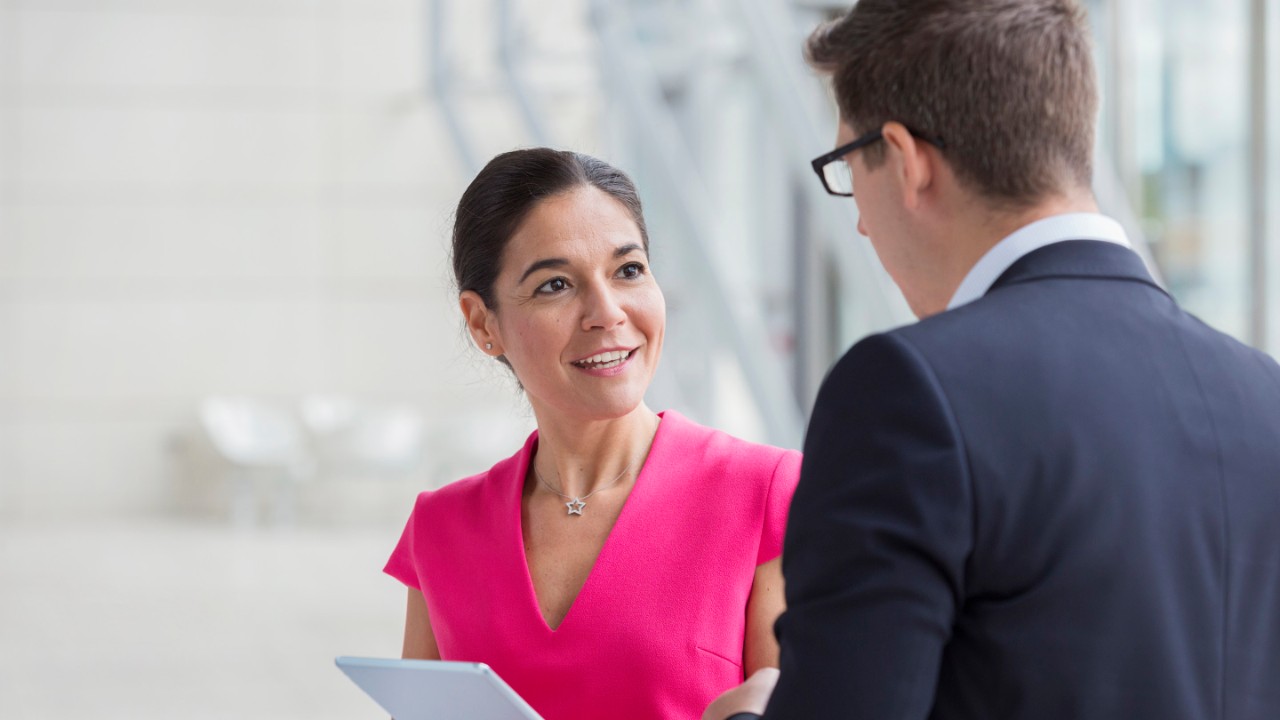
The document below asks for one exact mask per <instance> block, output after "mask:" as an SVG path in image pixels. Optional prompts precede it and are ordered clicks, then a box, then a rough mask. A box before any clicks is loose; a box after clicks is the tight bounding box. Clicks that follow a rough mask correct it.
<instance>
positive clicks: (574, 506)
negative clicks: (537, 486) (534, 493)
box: [533, 463, 635, 515]
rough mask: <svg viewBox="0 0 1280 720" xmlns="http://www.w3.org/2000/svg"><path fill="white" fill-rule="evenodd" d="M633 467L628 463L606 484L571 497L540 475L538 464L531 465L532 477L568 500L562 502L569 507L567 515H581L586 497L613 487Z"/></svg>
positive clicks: (632, 464)
mask: <svg viewBox="0 0 1280 720" xmlns="http://www.w3.org/2000/svg"><path fill="white" fill-rule="evenodd" d="M633 467H635V463H631V464H630V465H628V466H626V467H625V468H623V469H622V472H620V473H618V477H616V478H614V479H612V480H610V481H609V483H608V484H606V485H601V486H600V487H598V488H596V489H595V490H592V491H591V492H589V493H587V494H586V495H583V496H581V497H578V496H572V497H571V496H569V495H565V494H564V493H562V492H560V490H559V489H557V488H556V487H554V486H552V485H551V483H549V482H547V481H546V480H545V479H544V478H543V477H542V473H540V472H538V466H537V465H534V466H533V476H534V477H536V478H538V482H540V483H542V484H543V486H544V487H546V488H547V489H548V490H550V491H551V492H553V493H555V494H557V495H559V496H560V497H562V498H564V499H565V500H568V502H566V503H565V504H564V506H565V507H567V508H569V512H568V514H569V515H581V514H582V511H583V509H584V508H586V507H587V498H589V497H591V496H592V495H595V494H596V493H598V492H600V491H601V490H606V489H608V488H611V487H613V486H614V485H617V484H618V481H619V480H621V479H622V476H623V475H626V474H627V473H628V472H629V471H630V470H631V468H633Z"/></svg>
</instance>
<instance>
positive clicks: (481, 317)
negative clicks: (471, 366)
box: [458, 290, 502, 357]
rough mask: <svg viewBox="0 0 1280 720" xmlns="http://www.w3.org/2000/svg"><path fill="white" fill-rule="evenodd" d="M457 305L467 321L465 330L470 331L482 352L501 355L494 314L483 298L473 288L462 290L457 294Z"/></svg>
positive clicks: (494, 355) (492, 355)
mask: <svg viewBox="0 0 1280 720" xmlns="http://www.w3.org/2000/svg"><path fill="white" fill-rule="evenodd" d="M458 307H459V308H461V310H462V317H463V319H465V320H466V322H467V332H469V333H471V339H472V340H474V341H475V343H476V345H477V346H479V347H480V349H481V350H482V351H484V354H485V355H488V356H490V357H498V356H499V355H502V342H501V341H500V340H499V338H498V333H497V332H496V330H497V328H496V322H494V320H495V317H496V316H495V315H494V314H493V312H492V311H491V310H489V306H488V305H486V304H485V302H484V298H482V297H480V294H479V293H477V292H475V291H474V290H464V291H463V292H462V293H461V294H460V295H459V296H458Z"/></svg>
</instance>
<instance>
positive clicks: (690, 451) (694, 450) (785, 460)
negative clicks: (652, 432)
mask: <svg viewBox="0 0 1280 720" xmlns="http://www.w3.org/2000/svg"><path fill="white" fill-rule="evenodd" d="M662 424H663V426H665V427H664V428H662V429H665V430H666V431H667V432H666V435H665V437H664V440H665V441H666V442H667V444H668V448H667V449H668V450H670V451H672V452H671V453H670V457H672V458H673V459H678V460H680V461H682V463H684V462H688V461H689V460H696V461H697V463H696V465H698V466H700V467H702V468H704V469H710V468H716V467H718V468H723V469H729V468H732V469H734V470H735V474H736V475H740V474H742V473H748V474H763V475H765V476H766V477H771V476H772V475H773V474H774V473H775V472H776V471H779V470H782V471H783V472H790V471H791V470H792V469H793V466H794V472H796V473H798V472H799V465H800V452H799V451H798V450H789V449H787V448H780V447H775V446H773V445H765V444H763V443H757V442H751V441H750V440H743V439H742V438H739V437H736V436H734V435H730V434H729V433H727V432H725V431H723V430H717V429H715V428H711V427H707V426H705V425H701V424H699V423H696V422H694V421H693V420H690V419H689V418H687V417H685V416H683V415H681V414H680V413H678V412H675V411H673V410H668V411H666V412H664V413H663V414H662Z"/></svg>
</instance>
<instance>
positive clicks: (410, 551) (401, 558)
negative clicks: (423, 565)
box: [382, 493, 427, 590]
mask: <svg viewBox="0 0 1280 720" xmlns="http://www.w3.org/2000/svg"><path fill="white" fill-rule="evenodd" d="M425 495H427V493H423V494H422V495H419V496H418V502H417V503H416V504H415V505H414V508H413V512H411V513H409V521H408V522H407V523H405V526H404V532H403V533H401V534H400V542H399V543H397V544H396V549H395V550H393V551H392V552H391V557H390V558H389V559H388V560H387V565H386V567H384V568H383V569H382V572H384V573H386V574H388V575H390V576H391V577H393V578H395V579H397V580H399V581H400V582H402V583H404V584H405V585H407V586H409V587H410V588H413V589H414V590H421V589H422V583H421V581H419V580H418V562H417V557H416V555H417V553H416V552H415V545H414V534H415V533H414V528H415V526H416V525H417V523H418V522H419V521H420V517H419V516H420V514H421V512H422V505H423V502H422V501H423V500H424V499H425V498H424V496H425Z"/></svg>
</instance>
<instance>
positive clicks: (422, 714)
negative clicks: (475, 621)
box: [335, 657, 542, 720]
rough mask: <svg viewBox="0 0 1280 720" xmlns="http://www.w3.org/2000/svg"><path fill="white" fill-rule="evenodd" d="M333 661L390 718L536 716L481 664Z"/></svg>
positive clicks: (506, 719)
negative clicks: (389, 715) (388, 714)
mask: <svg viewBox="0 0 1280 720" xmlns="http://www.w3.org/2000/svg"><path fill="white" fill-rule="evenodd" d="M335 662H336V663H337V665H338V667H339V668H340V669H341V670H342V672H344V673H346V674H347V677H349V678H351V679H352V680H353V681H355V683H356V685H359V686H360V688H361V689H362V690H364V691H365V692H366V693H368V695H369V697H371V698H373V699H374V700H375V701H376V702H377V703H378V704H379V705H381V706H382V709H383V710H386V711H387V712H388V713H390V714H391V716H392V717H393V718H395V720H542V718H541V717H540V716H539V715H538V713H536V712H534V710H533V708H531V707H529V704H528V703H526V702H525V701H524V700H523V699H521V697H520V696H519V695H517V694H516V692H515V691H514V690H512V689H511V687H510V686H509V685H507V684H506V683H505V682H503V681H502V678H500V677H498V674H497V673H495V672H494V671H493V670H492V669H490V668H489V666H488V665H485V664H484V663H466V662H449V661H445V660H393V659H384V658H357V657H340V658H337V659H336V660H335Z"/></svg>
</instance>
